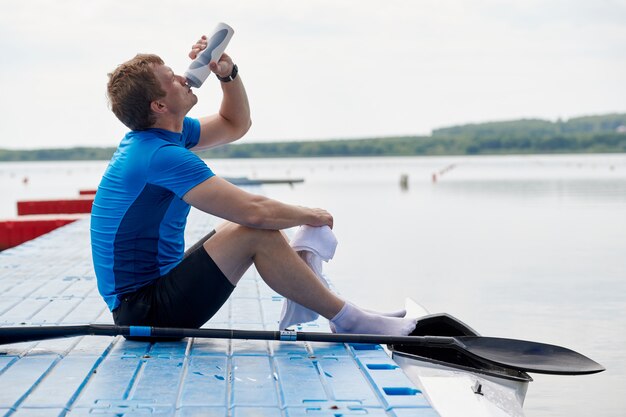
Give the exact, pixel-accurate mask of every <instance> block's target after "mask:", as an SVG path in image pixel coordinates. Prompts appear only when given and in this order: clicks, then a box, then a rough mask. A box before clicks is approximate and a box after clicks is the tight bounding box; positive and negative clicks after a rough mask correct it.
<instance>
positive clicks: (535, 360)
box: [0, 324, 604, 375]
mask: <svg viewBox="0 0 626 417" xmlns="http://www.w3.org/2000/svg"><path fill="white" fill-rule="evenodd" d="M85 335H95V336H118V335H121V336H131V337H153V338H170V339H171V338H177V339H180V338H184V337H198V338H212V339H254V340H281V341H303V342H336V343H371V344H380V343H385V344H404V345H417V346H428V347H432V348H452V349H456V350H459V351H462V352H465V353H468V354H470V355H473V356H475V357H477V358H480V359H483V360H486V361H489V362H492V363H495V364H498V365H501V366H504V367H508V368H513V369H517V370H520V371H526V372H537V373H544V374H558V375H582V374H592V373H596V372H601V371H603V370H604V367H603V366H602V365H600V364H598V363H597V362H595V361H593V360H591V359H589V358H587V357H586V356H583V355H581V354H580V353H577V352H574V351H572V350H569V349H567V348H564V347H560V346H554V345H548V344H545V343H537V342H529V341H524V340H515V339H502V338H495V337H481V336H458V337H447V336H384V335H366V334H343V333H313V332H294V331H282V332H278V331H265V330H234V329H179V328H164V327H147V326H114V325H106V324H87V325H76V326H41V327H26V326H24V327H0V345H2V344H8V343H18V342H28V341H35V340H46V339H55V338H60V337H73V336H85Z"/></svg>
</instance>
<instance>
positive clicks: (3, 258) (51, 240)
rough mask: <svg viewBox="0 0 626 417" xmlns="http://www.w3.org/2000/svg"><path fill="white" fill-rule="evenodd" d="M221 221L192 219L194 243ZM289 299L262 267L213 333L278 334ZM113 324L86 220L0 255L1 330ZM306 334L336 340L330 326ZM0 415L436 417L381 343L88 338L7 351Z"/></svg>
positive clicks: (315, 326)
mask: <svg viewBox="0 0 626 417" xmlns="http://www.w3.org/2000/svg"><path fill="white" fill-rule="evenodd" d="M215 222H216V220H215V219H214V218H212V217H210V216H207V215H205V214H202V213H199V212H196V211H192V214H191V215H190V218H189V224H188V227H187V236H186V240H187V242H188V243H193V242H195V241H197V240H198V239H200V238H201V237H202V236H203V235H204V234H205V233H206V232H207V231H209V230H210V229H211V228H213V227H214V223H215ZM282 301H283V299H282V297H281V296H279V295H278V294H276V293H275V292H273V291H272V290H271V289H270V288H269V287H268V286H267V285H266V284H265V283H264V282H263V281H262V280H261V279H260V277H259V276H258V274H257V273H256V271H255V270H254V269H251V270H250V271H248V273H247V274H246V275H245V277H244V278H243V279H242V281H241V282H240V284H239V285H238V286H237V288H236V290H235V291H234V293H233V295H232V297H231V298H230V300H229V301H228V302H227V303H226V304H225V305H224V307H223V308H222V309H221V310H220V311H219V312H218V313H217V315H216V316H215V317H213V318H212V319H211V320H210V321H209V322H208V323H206V325H205V327H212V328H237V329H261V330H276V329H277V327H278V326H277V324H278V318H279V313H280V309H281V307H282ZM84 323H112V318H111V314H110V312H109V311H108V310H107V308H106V306H105V304H104V301H103V300H102V299H101V298H100V296H99V294H98V291H97V289H96V280H95V276H94V272H93V266H92V263H91V254H90V248H89V220H88V219H84V220H79V221H77V222H75V223H72V224H70V225H67V226H64V227H62V228H60V229H57V230H55V231H53V232H51V233H49V234H47V235H44V236H41V237H39V238H37V239H35V240H32V241H30V242H27V243H25V244H23V245H20V246H18V247H15V248H13V249H9V250H7V251H4V252H2V253H0V326H20V325H42V326H49V325H59V324H84ZM297 330H299V331H329V330H328V325H327V322H326V320H324V319H321V320H318V321H317V322H313V323H309V324H306V325H305V326H303V327H302V328H298V329H297ZM0 415H2V416H7V417H8V416H12V417H26V416H32V417H43V416H46V417H47V416H72V417H74V416H76V417H78V416H96V417H98V416H100V417H109V416H125V417H131V416H168V417H169V416H203V417H217V416H220V417H223V416H234V417H240V416H259V417H261V416H263V417H265V416H267V417H270V416H271V417H275V416H283V417H331V416H332V417H338V416H346V417H348V416H376V417H378V416H391V417H409V416H410V417H435V416H437V413H436V412H435V411H434V409H433V408H432V407H431V406H430V405H429V403H428V401H427V400H426V397H425V396H424V395H423V394H422V393H421V392H420V391H419V390H418V389H417V388H415V386H414V385H413V384H412V383H411V382H410V381H409V379H408V378H407V377H406V376H405V374H404V373H403V371H402V369H400V368H399V367H398V365H397V364H396V363H395V362H394V361H393V360H392V359H391V358H390V357H389V355H388V354H387V353H386V352H385V351H384V350H383V348H382V347H381V346H378V345H345V344H332V343H305V342H267V341H254V340H250V341H246V340H210V339H185V340H182V341H179V342H162V343H147V342H133V341H127V340H125V339H124V338H122V337H119V336H118V337H102V336H85V337H74V338H68V339H57V340H47V341H42V342H28V343H19V344H12V345H0Z"/></svg>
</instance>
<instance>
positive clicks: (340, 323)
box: [330, 301, 417, 336]
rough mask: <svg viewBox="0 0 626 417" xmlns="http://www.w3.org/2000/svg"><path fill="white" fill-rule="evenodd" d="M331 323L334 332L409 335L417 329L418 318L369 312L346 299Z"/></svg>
mask: <svg viewBox="0 0 626 417" xmlns="http://www.w3.org/2000/svg"><path fill="white" fill-rule="evenodd" d="M330 324H331V329H332V331H333V332H334V333H361V334H384V335H390V336H407V335H409V334H410V333H411V332H412V331H413V329H415V325H416V324H417V319H411V318H404V317H387V316H383V315H380V314H373V313H369V312H367V311H364V310H361V309H360V308H358V307H357V306H355V305H354V304H352V303H350V302H347V301H346V303H345V305H344V306H343V308H342V309H341V310H340V311H339V313H337V315H336V316H335V317H333V318H332V320H331V321H330Z"/></svg>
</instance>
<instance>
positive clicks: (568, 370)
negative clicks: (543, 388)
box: [456, 336, 605, 375]
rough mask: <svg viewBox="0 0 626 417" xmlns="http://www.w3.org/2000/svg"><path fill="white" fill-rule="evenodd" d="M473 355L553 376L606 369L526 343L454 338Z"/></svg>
mask: <svg viewBox="0 0 626 417" xmlns="http://www.w3.org/2000/svg"><path fill="white" fill-rule="evenodd" d="M456 339H457V340H458V341H459V342H460V343H461V344H462V345H463V349H464V350H466V351H467V352H469V353H471V354H472V355H475V356H478V357H480V358H483V359H487V360H488V361H490V362H493V363H496V364H498V365H502V366H506V367H508V368H513V369H518V370H521V371H526V372H536V373H539V374H554V375H585V374H594V373H596V372H602V371H604V370H605V368H604V367H603V366H602V365H600V364H599V363H597V362H595V361H593V360H591V359H589V358H588V357H586V356H584V355H581V354H580V353H577V352H574V351H573V350H570V349H567V348H564V347H561V346H554V345H548V344H545V343H537V342H529V341H525V340H515V339H501V338H497V337H473V336H460V337H457V338H456Z"/></svg>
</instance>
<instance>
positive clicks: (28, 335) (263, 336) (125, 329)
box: [0, 324, 457, 346]
mask: <svg viewBox="0 0 626 417" xmlns="http://www.w3.org/2000/svg"><path fill="white" fill-rule="evenodd" d="M86 335H92V336H118V335H119V336H129V337H154V338H170V339H181V338H185V337H197V338H211V339H252V340H279V341H294V342H295V341H299V342H300V341H302V342H333V343H370V344H380V343H386V344H392V343H395V344H407V345H419V346H426V345H428V346H432V345H435V344H436V345H446V344H448V345H450V344H456V343H457V341H456V339H455V338H453V337H442V336H385V335H369V334H344V333H315V332H294V331H267V330H235V329H184V328H168V327H147V326H115V325H108V324H88V325H75V326H32V327H31V326H28V327H26V326H24V327H0V345H2V344H8V343H19V342H29V341H37V340H47V339H57V338H62V337H74V336H86Z"/></svg>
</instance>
